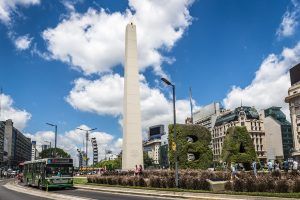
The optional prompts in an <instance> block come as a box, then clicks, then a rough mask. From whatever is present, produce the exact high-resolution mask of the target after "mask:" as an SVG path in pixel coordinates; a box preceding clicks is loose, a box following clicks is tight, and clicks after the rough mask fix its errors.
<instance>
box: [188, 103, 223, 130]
mask: <svg viewBox="0 0 300 200" xmlns="http://www.w3.org/2000/svg"><path fill="white" fill-rule="evenodd" d="M220 110H221V108H220V103H216V102H213V103H211V104H209V105H206V106H204V107H202V108H200V109H199V110H197V111H196V112H194V113H193V121H194V124H199V125H201V126H204V127H206V128H207V129H208V130H209V131H212V129H213V127H214V126H215V123H216V120H217V117H218V116H219V115H220Z"/></svg>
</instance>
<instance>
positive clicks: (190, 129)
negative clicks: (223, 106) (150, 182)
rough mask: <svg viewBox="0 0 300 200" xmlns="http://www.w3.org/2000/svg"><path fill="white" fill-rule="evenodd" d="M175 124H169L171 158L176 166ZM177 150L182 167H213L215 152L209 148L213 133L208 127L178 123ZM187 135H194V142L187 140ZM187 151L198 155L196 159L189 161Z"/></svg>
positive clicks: (172, 164) (172, 163)
mask: <svg viewBox="0 0 300 200" xmlns="http://www.w3.org/2000/svg"><path fill="white" fill-rule="evenodd" d="M173 132H174V125H169V160H170V165H171V167H174V151H173V149H172V143H173V141H174V138H173ZM176 133H177V141H176V143H177V152H178V159H179V168H180V169H187V168H189V169H207V168H209V167H211V165H212V160H213V154H212V150H211V149H210V148H209V145H210V141H211V135H210V132H209V130H208V129H207V128H205V127H203V126H200V125H193V124H177V125H176ZM187 137H192V138H193V139H194V140H195V141H194V142H193V143H188V142H187ZM187 153H193V154H194V155H196V159H195V160H194V161H188V159H187Z"/></svg>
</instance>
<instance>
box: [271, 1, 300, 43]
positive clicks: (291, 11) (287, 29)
mask: <svg viewBox="0 0 300 200" xmlns="http://www.w3.org/2000/svg"><path fill="white" fill-rule="evenodd" d="M291 2H292V6H291V8H288V10H287V11H286V12H285V13H284V15H283V17H282V22H281V24H280V26H279V28H278V29H277V32H276V34H277V36H279V37H289V36H292V35H294V34H295V32H296V30H297V27H298V25H299V18H300V1H299V0H291Z"/></svg>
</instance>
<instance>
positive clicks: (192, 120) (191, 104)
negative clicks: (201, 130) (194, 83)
mask: <svg viewBox="0 0 300 200" xmlns="http://www.w3.org/2000/svg"><path fill="white" fill-rule="evenodd" d="M190 106H191V123H192V124H194V119H193V102H192V87H190Z"/></svg>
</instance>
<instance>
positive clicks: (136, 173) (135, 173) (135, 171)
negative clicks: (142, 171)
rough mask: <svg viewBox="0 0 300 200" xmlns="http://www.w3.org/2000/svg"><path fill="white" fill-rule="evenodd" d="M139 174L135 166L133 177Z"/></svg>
mask: <svg viewBox="0 0 300 200" xmlns="http://www.w3.org/2000/svg"><path fill="white" fill-rule="evenodd" d="M138 174H139V170H138V166H137V165H135V170H134V176H136V175H138Z"/></svg>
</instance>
